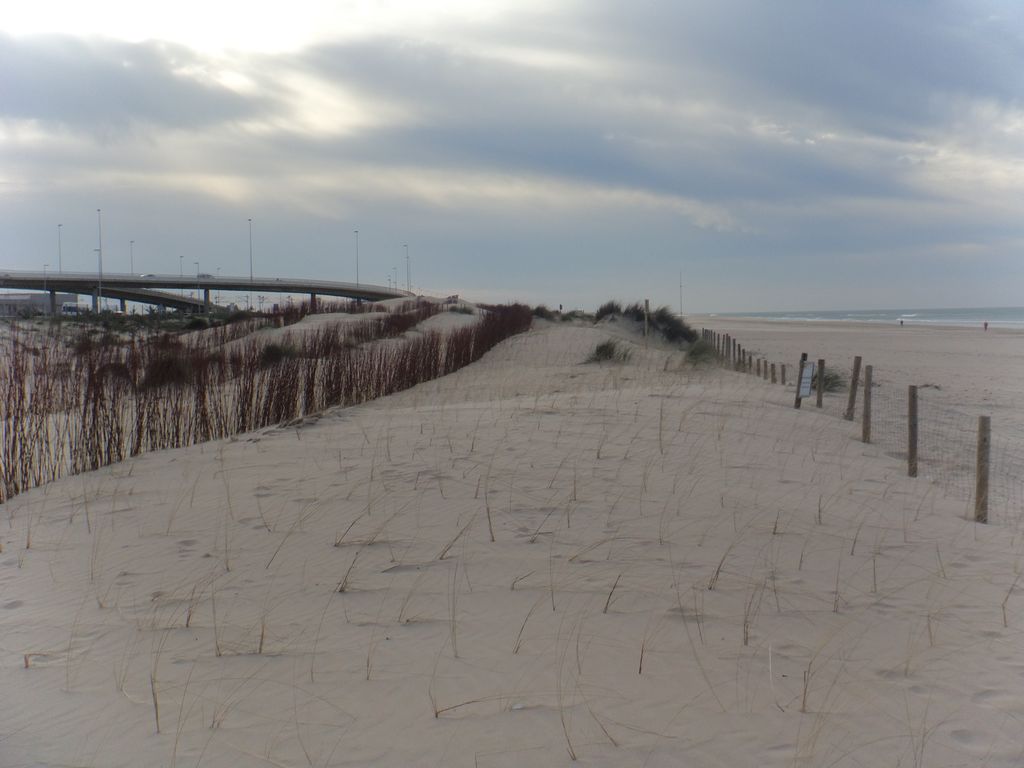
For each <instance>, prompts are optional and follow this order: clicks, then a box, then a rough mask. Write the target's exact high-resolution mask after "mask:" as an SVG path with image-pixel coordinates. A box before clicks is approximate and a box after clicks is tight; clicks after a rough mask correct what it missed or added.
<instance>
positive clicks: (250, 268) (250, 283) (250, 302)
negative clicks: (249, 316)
mask: <svg viewBox="0 0 1024 768" xmlns="http://www.w3.org/2000/svg"><path fill="white" fill-rule="evenodd" d="M252 284H253V271H252V219H249V309H250V310H252ZM260 311H261V312H262V311H263V307H262V306H261V307H260Z"/></svg>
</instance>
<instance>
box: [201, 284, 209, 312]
mask: <svg viewBox="0 0 1024 768" xmlns="http://www.w3.org/2000/svg"><path fill="white" fill-rule="evenodd" d="M203 312H205V313H206V314H210V289H209V288H203Z"/></svg>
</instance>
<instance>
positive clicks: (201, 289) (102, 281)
mask: <svg viewBox="0 0 1024 768" xmlns="http://www.w3.org/2000/svg"><path fill="white" fill-rule="evenodd" d="M0 288H16V289H23V290H36V291H47V292H49V294H50V310H51V312H53V313H54V314H56V310H57V307H56V306H55V304H56V295H57V292H58V291H61V292H64V293H76V294H80V295H85V296H92V303H93V310H94V311H98V310H99V303H100V298H101V297H103V298H112V299H120V301H121V306H122V309H123V308H124V304H125V302H127V301H136V302H140V303H143V304H155V305H158V306H162V307H171V308H172V309H181V310H184V311H186V312H209V311H210V309H211V307H212V306H213V304H212V303H211V302H210V291H235V292H240V293H249V292H252V293H255V292H257V291H265V292H267V293H297V294H307V295H308V296H309V299H310V303H311V304H313V305H314V306H315V305H316V300H317V297H318V296H337V297H342V298H348V299H364V300H366V301H381V300H383V299H396V298H403V297H407V296H412V295H413V294H411V293H409V292H408V291H400V290H397V289H393V288H385V287H383V286H380V285H368V284H367V283H339V282H334V281H330V280H306V279H303V278H292V277H254V278H253V279H251V280H250V279H249V278H248V277H220V276H214V275H204V274H200V275H198V276H196V275H157V274H144V275H136V274H127V273H119V272H103V273H102V274H100V273H96V272H24V271H20V270H8V269H4V268H2V267H0ZM175 288H178V289H183V290H195V291H197V292H198V293H201V298H193V297H191V296H186V295H181V294H177V293H170V292H169V291H168V290H166V289H175Z"/></svg>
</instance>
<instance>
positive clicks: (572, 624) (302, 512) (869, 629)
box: [0, 323, 1024, 768]
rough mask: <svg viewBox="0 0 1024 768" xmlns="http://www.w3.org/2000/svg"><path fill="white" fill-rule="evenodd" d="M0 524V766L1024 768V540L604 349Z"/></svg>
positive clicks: (694, 382)
mask: <svg viewBox="0 0 1024 768" xmlns="http://www.w3.org/2000/svg"><path fill="white" fill-rule="evenodd" d="M610 334H615V335H617V336H619V337H620V338H626V339H630V338H631V339H632V341H629V342H627V343H629V344H630V345H631V349H632V356H631V359H630V360H629V361H628V362H627V363H625V364H619V365H595V364H584V363H583V361H584V360H585V359H586V357H587V355H588V354H589V353H590V351H591V350H592V349H593V347H594V346H595V344H597V343H598V342H600V341H602V340H604V339H606V338H608V336H609V335H610ZM829 397H842V396H829ZM0 511H2V512H3V513H5V514H6V518H7V522H8V525H7V526H6V527H5V529H4V530H3V532H2V534H0V538H2V542H3V552H2V554H0V638H2V640H0V686H2V690H3V691H4V695H3V697H2V698H0V764H2V765H11V766H16V765H46V766H49V765H81V766H139V765H147V766H149V765H152V766H157V765H161V766H169V765H181V766H186V765H187V766H196V765H202V766H237V765H281V766H311V765H312V766H343V765H394V766H412V765H414V766H437V765H445V766H448V765H451V766H481V767H485V768H486V767H488V766H520V765H531V766H549V765H550V766H554V765H559V766H564V765H569V764H571V762H572V761H573V759H576V760H577V761H578V762H579V763H580V764H583V765H594V766H669V765H671V766H676V765H694V766H739V765H767V766H770V765H778V766H784V765H785V766H793V765H798V766H866V765H871V766H875V765H903V766H955V765H982V764H984V765H992V766H1017V765H1020V764H1022V762H1024V744H1022V741H1021V738H1020V732H1021V722H1020V720H1021V718H1022V717H1024V654H1022V652H1021V642H1020V640H1021V638H1020V628H1021V626H1022V622H1024V616H1022V610H1024V596H1022V595H1020V594H1018V591H1017V590H1018V587H1019V585H1018V584H1017V579H1018V575H1019V566H1020V555H1021V542H1020V540H1019V539H1018V537H1017V536H1016V535H1015V533H1014V532H1013V531H1012V530H1009V529H1007V528H1005V527H1000V526H995V525H993V526H981V525H976V524H974V523H973V522H969V521H968V520H967V519H965V517H964V514H963V513H964V509H963V504H962V503H960V502H957V501H952V500H948V499H946V498H945V497H944V496H943V494H942V493H941V492H940V490H939V489H938V487H937V486H935V485H934V484H932V483H930V482H928V481H927V480H925V479H916V480H915V479H909V478H906V477H905V476H904V472H903V467H902V466H901V465H900V463H899V462H898V461H895V460H894V459H893V458H892V457H891V456H888V455H886V454H885V453H884V451H882V450H881V449H880V448H878V447H876V446H871V445H863V444H861V443H860V442H859V441H857V440H856V439H855V438H854V435H852V434H851V429H850V428H849V425H845V424H844V423H842V422H839V421H837V420H836V419H834V418H832V417H830V416H828V415H824V414H819V413H815V412H813V411H808V410H802V411H795V410H794V409H793V408H792V407H791V394H790V392H789V390H784V389H783V388H781V387H772V386H771V385H769V384H766V383H764V382H763V381H760V380H757V379H755V378H754V377H751V376H745V375H741V374H734V373H730V372H726V371H722V370H720V369H718V368H704V369H701V368H694V367H692V366H690V365H688V364H686V363H685V361H684V359H683V355H682V354H681V353H679V352H675V351H671V350H668V349H663V348H660V347H657V346H656V345H652V346H651V347H650V348H644V347H643V345H642V343H641V342H640V341H639V340H638V339H636V337H635V336H631V334H630V333H629V332H628V331H627V330H622V329H619V328H612V329H607V328H592V327H581V326H572V325H569V324H547V323H539V324H538V327H536V328H535V330H533V331H531V332H530V333H528V334H525V335H522V336H518V337H514V338H512V339H510V340H508V341H506V342H503V343H502V344H500V345H499V346H498V347H497V348H495V349H494V350H493V351H492V352H490V353H488V354H487V355H486V356H485V357H484V358H483V359H482V360H481V361H480V362H478V363H476V364H473V365H471V366H469V367H467V368H465V369H463V370H461V371H459V372H458V373H456V374H453V375H451V376H448V377H445V378H443V379H440V380H436V381H433V382H429V383H427V384H424V385H421V386H418V387H416V388H414V389H412V390H409V391H407V392H404V393H402V394H399V395H396V396H392V397H389V398H385V399H382V400H379V401H376V402H374V403H371V404H368V405H365V406H361V407H357V408H350V409H338V410H332V411H329V412H327V413H325V414H323V415H322V417H313V418H308V419H306V420H305V422H304V423H303V424H301V425H300V426H298V427H290V428H279V429H268V430H264V431H262V432H260V433H255V434H250V435H245V436H242V437H240V438H238V439H237V440H230V441H223V442H219V443H212V444H206V445H203V446H196V447H194V448H190V449H183V450H177V451H169V452H164V453H158V454H150V455H146V456H143V457H141V458H138V459H135V460H132V461H130V462H125V463H123V464H120V465H117V466H113V467H110V468H107V469H105V470H102V471H99V472H95V473H91V474H88V475H83V476H79V477H73V478H68V479H66V480H63V481H60V482H56V483H53V484H51V485H49V486H46V487H43V488H39V489H36V490H34V491H32V492H29V493H26V494H23V495H22V496H19V497H17V498H15V499H13V500H11V501H10V502H9V503H7V504H6V505H4V507H3V508H2V509H0Z"/></svg>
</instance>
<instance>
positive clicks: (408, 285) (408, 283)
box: [405, 243, 412, 293]
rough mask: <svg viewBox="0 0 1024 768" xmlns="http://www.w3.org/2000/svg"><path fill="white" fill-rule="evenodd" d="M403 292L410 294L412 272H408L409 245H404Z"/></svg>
mask: <svg viewBox="0 0 1024 768" xmlns="http://www.w3.org/2000/svg"><path fill="white" fill-rule="evenodd" d="M405 290H407V291H409V293H412V272H411V271H410V270H409V244H408V243H406V244H405Z"/></svg>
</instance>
